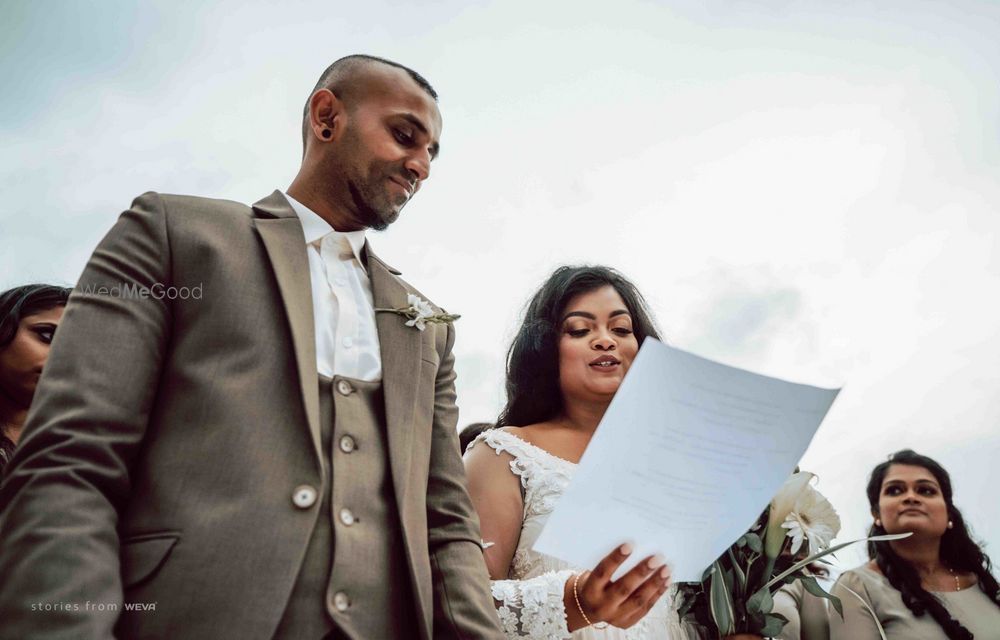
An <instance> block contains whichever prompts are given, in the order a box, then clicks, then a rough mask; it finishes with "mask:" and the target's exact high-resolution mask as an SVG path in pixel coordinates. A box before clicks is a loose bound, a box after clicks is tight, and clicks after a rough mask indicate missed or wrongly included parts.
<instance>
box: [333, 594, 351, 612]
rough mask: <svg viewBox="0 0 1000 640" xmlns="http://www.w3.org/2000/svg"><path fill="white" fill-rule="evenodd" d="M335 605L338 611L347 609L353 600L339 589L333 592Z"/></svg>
mask: <svg viewBox="0 0 1000 640" xmlns="http://www.w3.org/2000/svg"><path fill="white" fill-rule="evenodd" d="M333 606H334V607H336V609H337V611H347V607H349V606H351V601H350V600H349V599H348V597H347V594H346V593H344V592H343V591H338V592H337V593H335V594H333Z"/></svg>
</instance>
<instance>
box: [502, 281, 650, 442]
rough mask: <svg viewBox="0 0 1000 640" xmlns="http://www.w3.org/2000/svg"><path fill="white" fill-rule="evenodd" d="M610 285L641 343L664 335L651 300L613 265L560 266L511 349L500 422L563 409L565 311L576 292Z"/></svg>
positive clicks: (515, 422) (540, 417)
mask: <svg viewBox="0 0 1000 640" xmlns="http://www.w3.org/2000/svg"><path fill="white" fill-rule="evenodd" d="M606 286H611V287H614V289H615V291H617V292H618V295H619V296H621V298H622V300H623V301H624V302H625V306H626V307H627V309H628V312H629V314H630V315H631V316H632V331H633V333H634V334H635V338H636V340H637V341H638V342H639V346H642V342H643V340H645V339H646V338H647V337H649V336H652V337H653V338H657V339H659V337H660V336H659V332H658V331H657V329H656V325H654V324H653V320H652V317H651V315H650V313H649V309H648V308H647V306H646V301H645V300H644V299H643V297H642V294H640V293H639V290H638V289H636V288H635V285H634V284H632V283H631V282H629V281H628V280H626V279H625V277H624V276H623V275H621V274H620V273H618V272H617V271H615V270H614V269H611V268H610V267H602V266H582V267H559V268H558V269H556V270H555V273H553V274H552V275H551V276H549V278H548V280H546V281H545V283H544V284H543V285H542V286H541V288H539V289H538V291H537V292H536V293H535V295H534V296H532V298H531V301H530V302H529V303H528V308H527V310H526V311H525V313H524V322H522V323H521V328H520V329H519V330H518V332H517V335H516V336H515V337H514V342H513V343H512V344H511V345H510V350H509V351H508V352H507V405H506V406H505V407H504V408H503V411H502V412H501V413H500V417H499V418H497V425H496V426H498V427H505V426H517V427H523V426H525V425H529V424H535V423H537V422H543V421H545V420H550V419H552V418H554V417H555V416H556V415H558V414H559V412H560V411H561V410H562V408H563V399H562V392H561V391H560V389H559V337H560V329H561V327H562V320H563V318H562V315H563V312H564V311H565V309H566V305H567V303H569V301H570V299H572V298H573V297H574V296H578V295H580V294H583V293H590V292H591V291H595V290H597V289H600V288H602V287H606Z"/></svg>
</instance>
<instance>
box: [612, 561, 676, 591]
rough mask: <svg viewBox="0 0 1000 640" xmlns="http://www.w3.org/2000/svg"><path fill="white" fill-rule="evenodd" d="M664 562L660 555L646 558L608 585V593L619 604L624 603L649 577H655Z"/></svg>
mask: <svg viewBox="0 0 1000 640" xmlns="http://www.w3.org/2000/svg"><path fill="white" fill-rule="evenodd" d="M665 562H666V560H664V558H663V556H661V555H660V554H656V555H655V556H650V557H648V558H646V559H645V560H643V561H642V562H640V563H639V564H637V565H636V566H635V567H633V568H632V569H631V570H629V571H628V573H626V574H625V575H623V576H622V577H621V578H619V579H617V580H615V581H614V583H612V584H611V585H609V586H608V591H609V592H611V593H612V594H614V595H615V596H616V598H617V600H618V602H619V603H621V602H624V601H625V600H627V599H628V598H630V597H632V595H633V594H634V593H635V592H636V591H638V590H639V589H640V588H641V587H642V586H643V585H644V584H645V583H646V581H647V580H648V579H649V578H650V577H651V576H653V575H655V574H656V572H657V571H659V569H660V568H661V567H662V566H663V565H664V563H665Z"/></svg>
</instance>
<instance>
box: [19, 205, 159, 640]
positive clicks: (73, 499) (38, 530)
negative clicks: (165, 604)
mask: <svg viewBox="0 0 1000 640" xmlns="http://www.w3.org/2000/svg"><path fill="white" fill-rule="evenodd" d="M169 264H170V247H169V242H168V235H167V230H166V222H165V215H164V212H163V207H162V201H161V199H160V197H159V196H157V195H156V194H144V195H143V196H140V197H139V198H137V199H136V200H135V201H134V202H133V203H132V207H131V208H130V209H129V210H128V211H126V212H125V213H123V214H122V215H121V217H120V218H119V219H118V221H117V223H116V224H115V226H114V227H113V228H112V229H111V231H110V232H108V234H107V236H105V238H104V239H103V240H102V241H101V243H100V244H99V245H98V247H97V249H96V250H95V251H94V254H93V256H92V257H91V259H90V261H89V262H88V264H87V266H86V268H85V269H84V272H83V274H82V276H81V278H80V281H79V283H78V284H77V286H76V288H75V289H74V291H73V294H72V295H71V297H70V300H69V304H68V305H67V307H66V311H65V314H64V316H63V320H62V322H61V324H60V326H59V330H58V331H57V332H56V337H55V340H54V341H53V345H52V350H51V352H50V356H49V359H48V362H47V363H46V366H45V369H44V373H43V375H42V378H41V381H40V383H39V386H38V390H37V392H36V395H35V399H34V403H33V405H32V409H31V412H30V414H29V416H28V421H27V424H26V425H25V429H24V432H23V434H22V440H21V442H20V446H19V448H18V449H17V451H16V452H15V454H14V457H13V459H12V460H11V463H10V465H9V466H8V468H7V470H6V475H5V478H4V481H3V484H2V487H0V575H2V576H3V578H2V579H0V620H2V623H0V638H3V639H7V638H10V639H14V638H18V639H21V638H33V639H46V638H52V639H55V638H60V639H64V638H93V639H99V640H104V639H110V638H112V637H113V636H112V634H113V628H114V624H115V621H116V620H117V617H118V613H117V611H120V609H121V606H122V585H121V579H120V574H119V540H118V535H117V532H116V527H117V524H118V519H119V514H120V513H121V512H122V509H123V508H124V506H125V505H126V503H127V499H128V496H129V493H130V488H131V485H130V478H129V472H130V467H131V466H132V462H133V460H134V459H135V457H136V454H137V452H138V449H139V447H140V444H141V443H142V440H143V436H144V434H145V431H146V427H147V420H148V417H149V414H150V409H151V407H152V405H153V402H154V401H155V393H156V388H157V380H158V378H159V375H160V368H161V362H162V360H163V354H164V352H165V348H166V345H167V342H168V340H169V332H170V310H169V307H168V302H167V301H166V300H163V299H157V296H156V295H155V291H156V290H159V289H162V288H163V287H165V286H168V285H169V277H170V273H169ZM143 288H148V289H150V290H153V292H154V295H145V296H143V295H142V294H143V290H144V289H143ZM161 297H162V296H161Z"/></svg>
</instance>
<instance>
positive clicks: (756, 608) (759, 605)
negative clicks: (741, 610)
mask: <svg viewBox="0 0 1000 640" xmlns="http://www.w3.org/2000/svg"><path fill="white" fill-rule="evenodd" d="M773 608H774V598H772V597H771V592H770V591H768V590H767V589H761V590H760V591H758V592H757V593H755V594H753V595H752V596H750V599H749V600H747V611H749V612H750V613H764V614H767V613H771V609H773Z"/></svg>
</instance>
